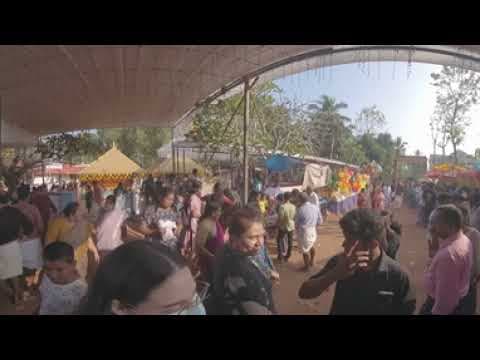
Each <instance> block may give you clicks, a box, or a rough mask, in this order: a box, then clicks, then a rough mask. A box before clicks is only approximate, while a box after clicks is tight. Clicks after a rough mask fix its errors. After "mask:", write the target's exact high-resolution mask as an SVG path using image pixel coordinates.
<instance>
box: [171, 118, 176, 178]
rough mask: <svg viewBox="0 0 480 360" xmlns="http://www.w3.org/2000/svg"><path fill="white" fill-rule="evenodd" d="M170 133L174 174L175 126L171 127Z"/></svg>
mask: <svg viewBox="0 0 480 360" xmlns="http://www.w3.org/2000/svg"><path fill="white" fill-rule="evenodd" d="M170 130H171V134H172V173H173V174H175V128H174V127H172V128H171V129H170Z"/></svg>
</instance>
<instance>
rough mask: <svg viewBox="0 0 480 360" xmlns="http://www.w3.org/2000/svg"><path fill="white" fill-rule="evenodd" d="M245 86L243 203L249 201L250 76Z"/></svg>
mask: <svg viewBox="0 0 480 360" xmlns="http://www.w3.org/2000/svg"><path fill="white" fill-rule="evenodd" d="M243 88H244V103H243V104H244V108H243V109H244V111H243V205H247V203H248V123H249V120H250V84H249V80H248V78H247V79H246V80H245V83H244V85H243Z"/></svg>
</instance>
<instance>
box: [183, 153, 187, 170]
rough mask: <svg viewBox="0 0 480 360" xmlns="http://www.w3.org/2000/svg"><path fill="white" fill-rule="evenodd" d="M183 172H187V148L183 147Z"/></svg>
mask: <svg viewBox="0 0 480 360" xmlns="http://www.w3.org/2000/svg"><path fill="white" fill-rule="evenodd" d="M183 173H184V174H186V173H187V168H186V167H185V149H183Z"/></svg>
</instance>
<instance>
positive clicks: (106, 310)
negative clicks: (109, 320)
mask: <svg viewBox="0 0 480 360" xmlns="http://www.w3.org/2000/svg"><path fill="white" fill-rule="evenodd" d="M186 266H187V264H186V262H185V259H184V258H183V257H182V256H181V255H180V254H179V253H176V252H174V251H172V250H170V249H169V248H168V247H166V246H164V245H162V244H155V243H151V242H148V241H144V240H137V241H132V242H129V243H126V244H124V245H121V246H120V247H118V248H116V249H115V250H114V251H112V252H111V253H110V254H108V255H107V256H106V257H105V259H104V260H103V262H102V263H101V264H100V266H99V268H98V270H97V272H96V274H95V278H94V280H93V282H92V284H91V286H90V288H89V290H88V294H87V296H86V298H85V301H84V303H83V304H82V305H81V307H80V311H79V312H80V314H82V315H105V314H111V313H112V312H111V307H112V301H113V300H118V301H119V302H120V303H121V304H122V305H124V306H133V307H135V306H137V305H139V304H140V303H142V302H143V301H145V299H147V297H148V296H149V294H150V293H151V292H152V290H154V289H155V288H156V287H158V286H160V285H161V284H162V283H163V282H164V281H165V280H166V279H168V278H169V277H170V276H172V275H173V274H174V273H176V272H177V271H179V270H182V269H184V268H185V267H186Z"/></svg>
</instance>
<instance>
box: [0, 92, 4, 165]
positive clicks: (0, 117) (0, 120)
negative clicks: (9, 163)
mask: <svg viewBox="0 0 480 360" xmlns="http://www.w3.org/2000/svg"><path fill="white" fill-rule="evenodd" d="M2 110H3V109H2V98H1V97H0V152H1V151H2V148H3V111H2ZM0 159H2V160H3V158H2V156H1V154H0Z"/></svg>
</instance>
